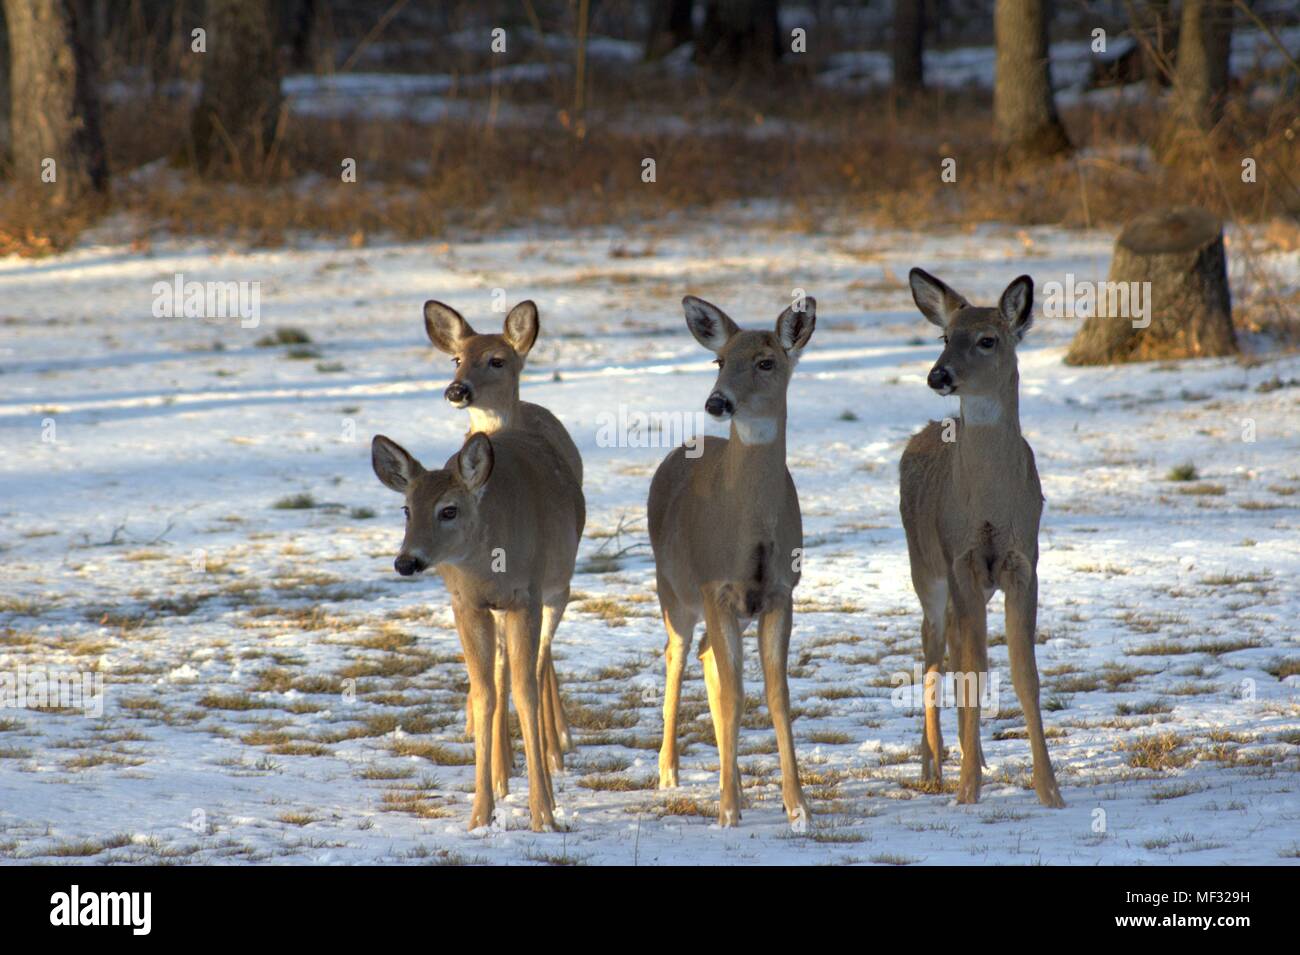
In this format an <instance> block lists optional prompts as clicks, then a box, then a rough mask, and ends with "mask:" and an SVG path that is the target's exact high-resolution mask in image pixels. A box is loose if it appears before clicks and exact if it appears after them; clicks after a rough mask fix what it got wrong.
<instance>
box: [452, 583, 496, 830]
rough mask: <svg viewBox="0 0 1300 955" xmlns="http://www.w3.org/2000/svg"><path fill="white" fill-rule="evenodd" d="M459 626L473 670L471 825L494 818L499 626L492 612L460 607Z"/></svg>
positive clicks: (470, 667)
mask: <svg viewBox="0 0 1300 955" xmlns="http://www.w3.org/2000/svg"><path fill="white" fill-rule="evenodd" d="M455 611H456V630H457V632H458V633H459V634H460V646H461V650H462V651H464V654H465V666H466V668H467V669H468V670H469V701H470V707H469V708H470V712H472V713H473V714H474V808H473V809H472V810H471V812H470V816H469V828H470V829H471V830H473V829H478V828H480V827H481V826H486V825H489V824H490V823H491V822H492V810H493V809H494V808H495V804H494V803H493V800H492V723H493V720H494V719H495V716H496V708H497V706H498V705H503V706H504V704H505V701H504V700H499V699H498V698H497V695H496V687H495V685H494V681H493V665H494V661H495V658H496V627H495V625H494V623H493V620H492V612H491V611H489V610H481V609H475V608H468V607H463V606H462V607H456V608H455Z"/></svg>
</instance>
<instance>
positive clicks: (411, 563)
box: [393, 554, 425, 577]
mask: <svg viewBox="0 0 1300 955" xmlns="http://www.w3.org/2000/svg"><path fill="white" fill-rule="evenodd" d="M424 566H425V565H424V561H422V560H420V558H418V557H410V556H408V555H407V554H401V555H400V556H399V557H398V558H397V560H395V561H393V569H394V570H396V571H397V572H398V573H399V574H401V575H402V576H403V577H410V576H411V575H412V574H415V573H419V572H420V571H422V570H424Z"/></svg>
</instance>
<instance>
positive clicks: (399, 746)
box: [389, 739, 474, 766]
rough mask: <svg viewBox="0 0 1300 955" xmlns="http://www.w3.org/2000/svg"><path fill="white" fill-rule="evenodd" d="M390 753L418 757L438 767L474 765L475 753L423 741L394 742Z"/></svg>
mask: <svg viewBox="0 0 1300 955" xmlns="http://www.w3.org/2000/svg"><path fill="white" fill-rule="evenodd" d="M389 752H391V753H392V754H393V755H394V756H418V757H419V758H420V759H427V760H428V761H429V762H431V763H433V764H435V765H437V766H472V765H474V752H473V750H471V749H458V748H453V747H451V746H444V745H443V744H441V743H431V742H428V741H423V740H409V739H398V740H393V742H392V744H391V745H390V746H389Z"/></svg>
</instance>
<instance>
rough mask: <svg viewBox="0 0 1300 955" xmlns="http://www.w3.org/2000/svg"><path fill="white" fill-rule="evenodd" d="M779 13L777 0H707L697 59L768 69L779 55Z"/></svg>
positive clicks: (712, 63)
mask: <svg viewBox="0 0 1300 955" xmlns="http://www.w3.org/2000/svg"><path fill="white" fill-rule="evenodd" d="M779 13H780V2H779V0H708V6H707V7H705V10H704V25H703V27H702V28H701V30H700V35H699V37H698V38H697V39H696V47H695V59H696V62H698V63H702V64H706V65H708V66H713V67H717V68H722V69H727V70H744V71H752V72H758V73H766V72H770V71H771V70H772V69H773V68H774V67H775V66H776V64H777V61H778V60H780V58H781V37H780V22H779Z"/></svg>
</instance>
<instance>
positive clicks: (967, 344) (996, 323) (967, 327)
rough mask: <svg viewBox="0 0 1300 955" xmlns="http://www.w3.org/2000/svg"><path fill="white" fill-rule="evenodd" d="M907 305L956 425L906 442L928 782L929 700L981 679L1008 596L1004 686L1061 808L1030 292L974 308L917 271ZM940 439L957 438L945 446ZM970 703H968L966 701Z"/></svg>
mask: <svg viewBox="0 0 1300 955" xmlns="http://www.w3.org/2000/svg"><path fill="white" fill-rule="evenodd" d="M911 281H912V290H913V293H912V294H913V297H914V298H915V299H916V303H917V305H918V306H919V307H920V309H921V311H922V312H923V313H924V314H925V316H926V317H927V318H928V319H929V320H930V321H931V322H934V323H935V324H936V325H939V326H940V327H941V328H943V329H944V336H945V342H946V345H945V348H944V350H943V354H942V355H940V357H939V360H938V362H937V363H936V364H935V368H934V370H933V371H932V372H931V387H936V386H937V387H938V388H940V389H949V390H947V391H945V392H944V393H949V394H957V395H958V396H959V397H960V399H961V408H962V411H961V418H960V419H958V420H957V421H955V422H951V423H949V424H944V423H941V422H938V421H932V422H930V423H929V424H928V425H927V426H926V427H925V428H924V429H922V430H921V431H920V432H919V433H918V434H916V435H915V436H913V437H912V439H911V441H909V442H908V444H907V448H906V450H905V451H904V452H903V457H902V461H901V462H900V465H899V497H900V510H901V513H902V518H903V527H904V529H905V530H906V532H907V549H908V556H909V558H910V561H911V566H912V585H913V587H914V588H915V589H916V594H917V597H918V598H920V601H921V607H922V610H923V613H924V617H923V621H922V625H921V632H922V642H923V647H924V655H925V672H926V676H925V679H926V690H927V693H926V700H925V724H924V728H923V730H922V737H921V770H922V776H923V778H925V779H927V780H932V781H935V782H939V781H941V779H942V763H943V737H942V732H941V730H940V725H939V711H938V709H937V708H936V706H935V700H934V696H933V694H936V693H937V692H938V690H939V683H940V682H941V681H942V672H943V657H944V649H945V644H946V647H947V650H948V653H949V657H950V660H949V666H955V667H956V668H957V669H958V670H959V671H961V672H963V673H966V674H971V673H980V674H983V673H987V672H988V634H987V629H986V628H987V621H986V611H985V605H986V604H987V602H988V599H989V597H991V596H992V594H993V592H994V591H995V590H999V589H1000V590H1002V591H1003V592H1004V593H1005V595H1006V612H1007V648H1008V653H1009V655H1010V659H1011V676H1012V681H1013V683H1014V684H1015V689H1016V694H1017V696H1018V697H1019V699H1020V706H1021V709H1022V710H1023V712H1024V716H1025V724H1026V727H1027V729H1028V733H1029V740H1030V746H1031V748H1032V750H1033V756H1034V788H1035V789H1036V791H1037V793H1038V797H1039V799H1040V800H1041V801H1042V803H1043V804H1044V805H1047V806H1053V807H1060V806H1063V805H1064V802H1063V801H1062V800H1061V794H1060V790H1059V789H1058V787H1057V784H1056V778H1055V775H1054V774H1053V772H1052V764H1051V759H1050V758H1049V756H1048V752H1047V743H1046V740H1045V738H1044V735H1043V725H1042V716H1041V713H1040V711H1039V699H1038V692H1039V687H1038V670H1037V667H1036V666H1035V663H1034V630H1035V621H1036V618H1037V611H1038V572H1037V566H1038V524H1039V519H1040V517H1041V515H1042V506H1043V497H1042V488H1041V486H1040V484H1039V480H1038V470H1037V468H1036V467H1035V464H1034V453H1033V450H1032V449H1031V448H1030V447H1029V444H1028V442H1026V441H1025V439H1024V438H1023V437H1022V436H1021V433H1020V412H1019V374H1018V372H1017V368H1016V353H1015V349H1016V345H1017V343H1018V342H1019V340H1020V338H1021V337H1022V336H1023V335H1024V333H1025V331H1026V330H1027V329H1028V328H1029V325H1030V324H1031V323H1032V317H1031V314H1032V304H1033V283H1032V282H1031V281H1030V280H1029V279H1028V277H1027V276H1021V277H1020V278H1019V279H1017V280H1016V281H1015V282H1013V283H1011V285H1010V286H1009V287H1008V288H1007V291H1006V292H1004V293H1003V296H1002V301H1001V302H1000V303H999V306H998V308H975V307H973V306H971V305H970V304H969V303H967V301H966V300H965V299H964V298H962V297H961V296H960V295H958V294H957V293H955V292H953V291H952V289H950V288H948V286H946V285H944V284H943V283H942V282H940V281H939V280H938V279H935V278H933V277H932V276H930V275H927V274H926V273H925V272H922V271H921V270H920V269H913V270H912V276H911ZM945 429H951V431H950V435H949V436H950V437H951V439H952V440H949V441H945V440H944V437H945ZM962 702H963V701H962V699H961V698H959V699H958V722H959V728H960V737H961V744H962V766H961V778H960V781H959V784H958V789H957V799H958V801H959V802H964V803H970V802H977V801H978V800H979V794H980V785H981V777H982V765H983V756H982V752H981V749H980V743H979V713H980V710H979V704H978V701H975V703H974V705H973V706H971V705H962ZM966 702H970V701H966Z"/></svg>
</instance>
